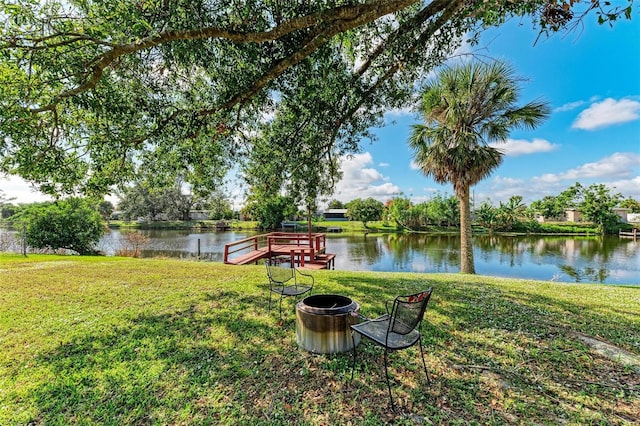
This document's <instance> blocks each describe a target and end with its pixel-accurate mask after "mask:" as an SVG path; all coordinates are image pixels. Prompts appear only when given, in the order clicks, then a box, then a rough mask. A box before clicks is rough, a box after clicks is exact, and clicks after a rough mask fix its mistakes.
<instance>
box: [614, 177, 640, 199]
mask: <svg viewBox="0 0 640 426" xmlns="http://www.w3.org/2000/svg"><path fill="white" fill-rule="evenodd" d="M606 186H607V187H609V188H611V189H612V192H614V193H621V194H623V195H624V197H625V198H627V197H631V198H633V199H634V200H640V176H636V177H634V178H632V179H622V180H616V181H613V182H609V183H607V184H606Z"/></svg>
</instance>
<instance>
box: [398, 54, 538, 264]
mask: <svg viewBox="0 0 640 426" xmlns="http://www.w3.org/2000/svg"><path fill="white" fill-rule="evenodd" d="M517 83H518V80H517V78H516V77H515V76H514V72H513V69H512V68H511V67H510V66H509V65H507V64H505V63H504V62H499V61H497V62H492V63H467V64H464V65H461V66H457V67H447V68H443V69H442V70H441V71H440V72H439V73H438V75H437V78H436V79H435V80H434V81H432V82H431V83H430V84H428V85H427V86H426V87H425V88H424V89H423V90H422V91H421V102H420V112H421V114H422V115H423V117H424V121H425V124H417V125H414V126H413V130H412V133H411V136H410V138H409V146H410V147H411V149H412V150H413V152H414V161H415V162H416V164H417V165H418V167H419V168H420V170H421V171H422V173H424V174H425V175H426V176H427V177H432V178H433V179H434V180H435V181H436V182H438V183H452V184H453V189H454V191H455V195H456V197H457V198H458V200H459V201H460V241H461V242H460V256H461V260H460V272H462V273H467V274H475V266H474V263H473V248H472V245H471V207H470V200H469V190H470V187H471V186H472V185H475V184H476V183H478V182H479V181H481V180H482V179H484V178H486V177H488V176H489V175H490V174H491V173H492V172H493V171H494V170H495V169H496V168H497V167H498V166H499V165H500V164H501V163H502V157H503V153H502V152H501V151H500V150H499V149H497V148H494V147H493V146H490V145H489V144H490V143H494V142H504V141H505V140H506V138H507V137H508V136H509V133H510V131H511V130H512V129H516V128H525V129H533V128H535V127H536V126H537V125H538V124H540V123H541V122H542V121H543V120H544V119H545V118H546V117H547V116H548V115H549V107H548V105H547V104H546V103H545V102H531V103H528V104H526V105H525V106H523V107H518V106H517V105H516V102H517V100H518V95H519V87H518V84H517Z"/></svg>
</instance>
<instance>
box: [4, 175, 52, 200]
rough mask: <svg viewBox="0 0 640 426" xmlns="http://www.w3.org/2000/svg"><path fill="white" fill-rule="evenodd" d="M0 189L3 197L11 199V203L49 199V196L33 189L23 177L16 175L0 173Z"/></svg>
mask: <svg viewBox="0 0 640 426" xmlns="http://www.w3.org/2000/svg"><path fill="white" fill-rule="evenodd" d="M0 189H1V190H2V191H3V194H4V197H5V198H7V199H9V200H11V199H12V198H15V199H14V200H11V201H10V202H11V203H12V204H22V203H24V204H28V203H36V202H42V201H51V199H52V198H51V197H50V196H48V195H45V194H43V193H41V192H40V191H37V190H35V189H33V187H32V186H31V185H30V184H29V183H28V182H27V181H25V180H24V179H22V178H20V177H18V176H3V175H0Z"/></svg>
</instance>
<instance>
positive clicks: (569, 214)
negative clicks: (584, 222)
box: [564, 209, 580, 222]
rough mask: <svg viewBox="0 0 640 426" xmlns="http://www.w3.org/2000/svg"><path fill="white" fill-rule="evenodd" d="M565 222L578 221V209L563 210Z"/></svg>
mask: <svg viewBox="0 0 640 426" xmlns="http://www.w3.org/2000/svg"><path fill="white" fill-rule="evenodd" d="M564 216H565V218H566V219H565V220H566V221H567V222H580V211H579V210H576V209H568V210H566V211H565V212H564Z"/></svg>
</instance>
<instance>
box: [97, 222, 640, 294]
mask: <svg viewBox="0 0 640 426" xmlns="http://www.w3.org/2000/svg"><path fill="white" fill-rule="evenodd" d="M122 232H126V231H122ZM142 232H143V233H144V234H145V235H147V236H148V237H149V238H150V242H149V244H148V246H147V247H146V248H145V250H143V252H142V255H143V256H148V257H151V256H167V257H179V258H196V257H197V255H198V244H200V258H202V259H206V260H211V261H216V262H221V261H222V260H223V253H224V245H225V244H226V243H229V242H233V241H237V240H239V239H242V238H246V237H248V236H252V235H255V233H254V232H233V231H232V232H197V231H177V230H150V231H142ZM121 238H122V234H121V231H118V230H113V231H111V233H110V234H109V235H107V236H105V238H103V240H102V241H101V244H100V245H101V247H100V248H101V249H102V250H103V251H104V252H105V253H107V254H108V255H113V254H114V253H115V251H116V250H117V249H118V246H119V244H120V243H121ZM459 247H460V238H459V236H457V235H429V234H411V235H404V234H375V235H373V234H369V235H366V236H365V235H358V236H342V235H340V234H327V252H329V253H335V254H336V260H335V268H336V269H341V270H367V271H403V272H454V273H455V272H459V270H460V255H459ZM474 255H475V264H476V272H477V273H478V274H482V275H493V276H503V277H517V278H530V279H536V280H545V281H562V282H596V283H612V284H640V241H633V240H631V239H621V238H618V237H617V236H607V237H559V236H543V237H541V236H518V237H504V236H476V237H474Z"/></svg>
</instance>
